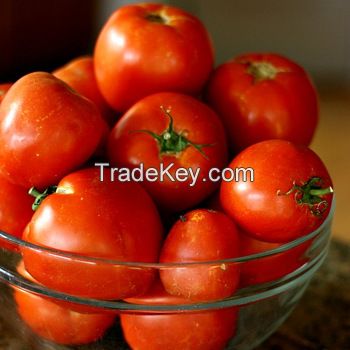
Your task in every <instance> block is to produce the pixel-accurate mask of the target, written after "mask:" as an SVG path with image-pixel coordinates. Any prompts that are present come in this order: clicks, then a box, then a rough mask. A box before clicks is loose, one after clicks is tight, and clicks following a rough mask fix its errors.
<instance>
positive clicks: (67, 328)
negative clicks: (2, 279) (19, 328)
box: [14, 263, 115, 345]
mask: <svg viewBox="0 0 350 350" xmlns="http://www.w3.org/2000/svg"><path fill="white" fill-rule="evenodd" d="M18 271H19V273H20V274H21V275H22V276H23V277H25V278H26V279H28V280H30V281H32V282H36V281H35V279H33V278H32V277H31V276H30V274H28V273H27V272H26V270H25V268H24V265H23V263H21V264H20V265H19V267H18ZM14 298H15V301H16V305H17V311H18V313H19V315H20V316H21V318H22V320H23V321H24V322H25V323H26V324H27V325H28V326H29V327H30V329H31V330H32V331H33V332H34V333H36V334H37V335H39V336H41V337H43V338H45V339H48V340H50V341H53V342H55V343H58V344H64V345H80V344H88V343H92V342H94V341H96V340H98V339H99V338H101V337H102V336H103V334H104V333H105V332H106V330H107V329H108V328H109V327H110V326H111V325H112V324H113V323H114V319H115V316H113V315H112V314H106V313H104V314H98V313H95V314H88V313H79V312H75V311H72V310H70V309H68V308H65V307H62V306H60V305H57V304H56V303H55V302H53V301H50V299H48V298H43V297H41V296H39V295H36V294H33V293H30V292H27V291H25V290H21V289H19V288H15V292H14Z"/></svg>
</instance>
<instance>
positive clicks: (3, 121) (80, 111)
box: [0, 72, 104, 188]
mask: <svg viewBox="0 0 350 350" xmlns="http://www.w3.org/2000/svg"><path fill="white" fill-rule="evenodd" d="M103 130H104V121H103V119H102V118H101V116H100V114H99V112H98V111H97V109H96V107H95V105H94V104H93V103H92V102H90V101H89V100H87V99H86V98H84V97H82V96H80V95H78V94H77V93H75V92H74V91H72V90H71V89H70V88H69V87H68V86H67V85H66V84H65V83H63V82H62V81H60V80H59V79H57V78H55V77H54V76H53V75H51V74H49V73H42V72H36V73H31V74H28V75H26V76H24V77H22V78H21V79H20V80H18V81H17V82H16V83H15V84H14V85H13V86H12V87H11V89H10V90H9V91H8V93H7V94H6V96H5V98H4V100H3V102H2V103H1V106H0V139H1V148H0V164H1V168H0V173H1V174H2V175H3V176H4V177H6V178H7V179H8V180H9V181H11V182H14V183H16V184H18V185H21V186H24V187H26V188H30V187H31V186H36V187H40V188H44V187H46V186H49V185H52V184H55V183H57V182H58V181H59V180H60V179H61V178H62V177H63V176H64V175H65V174H67V173H69V172H70V171H71V170H72V169H74V168H77V167H78V166H80V165H81V164H82V163H84V162H85V161H86V160H87V159H88V158H89V157H90V156H91V154H92V153H93V152H94V151H95V149H96V147H97V145H98V144H99V142H100V139H101V136H102V133H103Z"/></svg>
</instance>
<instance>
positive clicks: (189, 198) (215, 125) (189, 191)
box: [108, 93, 227, 212]
mask: <svg viewBox="0 0 350 350" xmlns="http://www.w3.org/2000/svg"><path fill="white" fill-rule="evenodd" d="M160 106H164V108H169V109H171V115H172V118H173V122H174V129H175V131H176V132H178V133H181V132H185V133H186V137H187V138H188V139H189V140H190V141H191V142H193V143H196V144H205V145H210V146H207V147H203V149H202V151H203V152H204V153H205V156H204V155H203V154H201V153H200V152H199V151H198V150H197V149H196V148H194V147H193V146H188V147H187V148H185V149H184V150H183V151H182V152H180V153H179V154H177V155H172V154H162V155H160V148H159V145H158V141H156V140H155V139H154V138H153V137H152V136H150V135H148V134H145V133H143V132H135V131H138V130H142V129H143V130H149V131H152V132H154V133H156V134H161V133H163V132H164V131H165V130H166V129H167V127H168V125H169V118H168V117H167V116H166V115H165V114H164V112H163V111H162V110H161V108H160ZM226 147H227V146H226V139H225V132H224V129H223V127H222V125H221V122H220V120H219V118H218V117H217V116H216V114H215V113H214V112H213V111H212V110H211V109H210V108H209V107H207V106H206V105H204V104H203V103H201V102H199V101H198V100H196V99H194V98H192V97H190V96H186V95H183V94H178V93H158V94H154V95H151V96H148V97H146V98H144V99H142V100H140V101H139V102H137V103H136V104H135V105H134V106H133V107H132V108H130V109H129V110H128V111H127V112H126V113H125V114H124V115H123V116H122V118H121V119H120V120H119V121H118V122H117V124H116V125H115V127H114V128H113V130H112V132H111V134H110V137H109V141H108V155H109V159H110V162H111V164H112V165H116V166H118V167H127V168H135V167H138V166H139V165H140V164H143V165H144V168H145V169H148V168H152V167H153V168H156V169H159V168H160V165H161V164H163V165H164V168H166V167H167V166H168V165H169V164H171V163H173V164H174V166H173V167H172V169H171V171H170V173H171V174H172V176H174V173H175V171H176V170H177V169H178V168H191V169H192V170H193V171H197V169H199V170H200V173H199V179H198V180H197V182H196V184H195V185H194V186H191V182H192V180H191V179H188V180H187V181H185V182H180V181H175V182H173V181H171V180H170V179H169V178H168V177H167V176H165V178H164V181H159V179H158V181H155V182H151V181H146V180H145V181H144V182H142V185H143V186H144V187H145V188H146V189H147V191H148V192H149V193H150V194H151V196H152V197H153V198H154V200H155V201H156V203H157V204H159V206H160V207H161V208H163V209H164V210H169V211H173V212H174V211H180V210H183V209H187V208H190V207H192V206H194V205H195V204H197V203H199V202H200V201H201V200H203V199H204V198H206V197H207V196H208V195H209V194H210V193H211V192H213V191H214V190H215V188H217V187H218V184H217V183H215V182H212V181H209V180H208V181H205V182H203V178H207V179H208V176H207V175H208V172H209V170H210V169H211V168H213V167H217V168H220V169H221V168H223V167H224V166H225V164H226V162H227V149H226Z"/></svg>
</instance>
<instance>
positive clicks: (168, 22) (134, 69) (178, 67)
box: [94, 3, 214, 112]
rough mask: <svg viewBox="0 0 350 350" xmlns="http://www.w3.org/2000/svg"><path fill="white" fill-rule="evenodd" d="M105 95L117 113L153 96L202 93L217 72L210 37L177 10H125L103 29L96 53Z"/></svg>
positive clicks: (150, 6)
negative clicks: (208, 80) (214, 66)
mask: <svg viewBox="0 0 350 350" xmlns="http://www.w3.org/2000/svg"><path fill="white" fill-rule="evenodd" d="M94 60H95V71H96V78H97V82H98V84H99V87H100V89H101V92H102V94H103V96H104V97H105V98H106V100H107V101H108V103H109V104H110V105H111V106H112V107H113V108H114V109H115V110H117V111H120V112H124V111H126V110H127V109H128V108H129V107H131V105H132V104H134V103H135V102H136V101H138V100H140V99H141V98H143V97H145V96H147V95H150V94H152V93H156V92H161V91H178V92H183V93H188V94H194V95H195V94H198V93H199V92H200V91H201V89H202V87H203V85H204V84H205V82H206V80H207V79H208V77H209V74H210V72H211V70H212V66H213V61H214V54H213V49H212V45H211V40H210V38H209V35H208V33H207V31H206V29H205V27H204V26H203V24H202V23H201V22H200V21H199V20H198V19H197V18H196V17H194V16H192V15H190V14H189V13H186V12H185V11H183V10H181V9H178V8H175V7H173V6H168V5H162V4H146V3H143V4H136V5H135V4H134V5H128V6H123V7H121V8H119V9H118V10H117V11H116V12H115V13H114V14H113V15H112V16H111V17H110V19H109V20H108V22H107V23H106V24H105V26H104V27H103V29H102V31H101V33H100V35H99V37H98V40H97V43H96V46H95V52H94Z"/></svg>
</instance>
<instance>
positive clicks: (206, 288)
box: [160, 209, 239, 301]
mask: <svg viewBox="0 0 350 350" xmlns="http://www.w3.org/2000/svg"><path fill="white" fill-rule="evenodd" d="M238 255H239V242H238V231H237V228H236V226H235V224H234V223H233V221H232V220H231V219H230V218H229V217H228V216H226V215H225V214H223V213H219V212H216V211H213V210H206V209H196V210H193V211H191V212H189V213H187V214H185V215H184V216H182V217H181V219H180V220H178V221H177V222H176V223H175V225H174V226H173V227H172V228H171V230H170V232H169V234H168V236H167V238H166V240H165V242H164V245H163V248H162V251H161V255H160V262H162V263H185V262H203V261H216V260H222V259H229V258H235V257H237V256H238ZM160 277H161V280H162V283H163V285H164V287H165V289H166V291H167V292H168V293H169V294H172V295H177V296H181V297H184V298H189V299H191V300H200V301H208V300H215V299H221V298H226V297H229V296H231V295H232V294H233V293H234V292H235V290H236V289H237V287H238V283H239V266H238V264H230V265H229V264H222V263H218V264H217V265H215V264H210V265H207V266H193V267H190V266H186V267H183V268H175V267H174V268H166V269H163V270H161V271H160Z"/></svg>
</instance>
